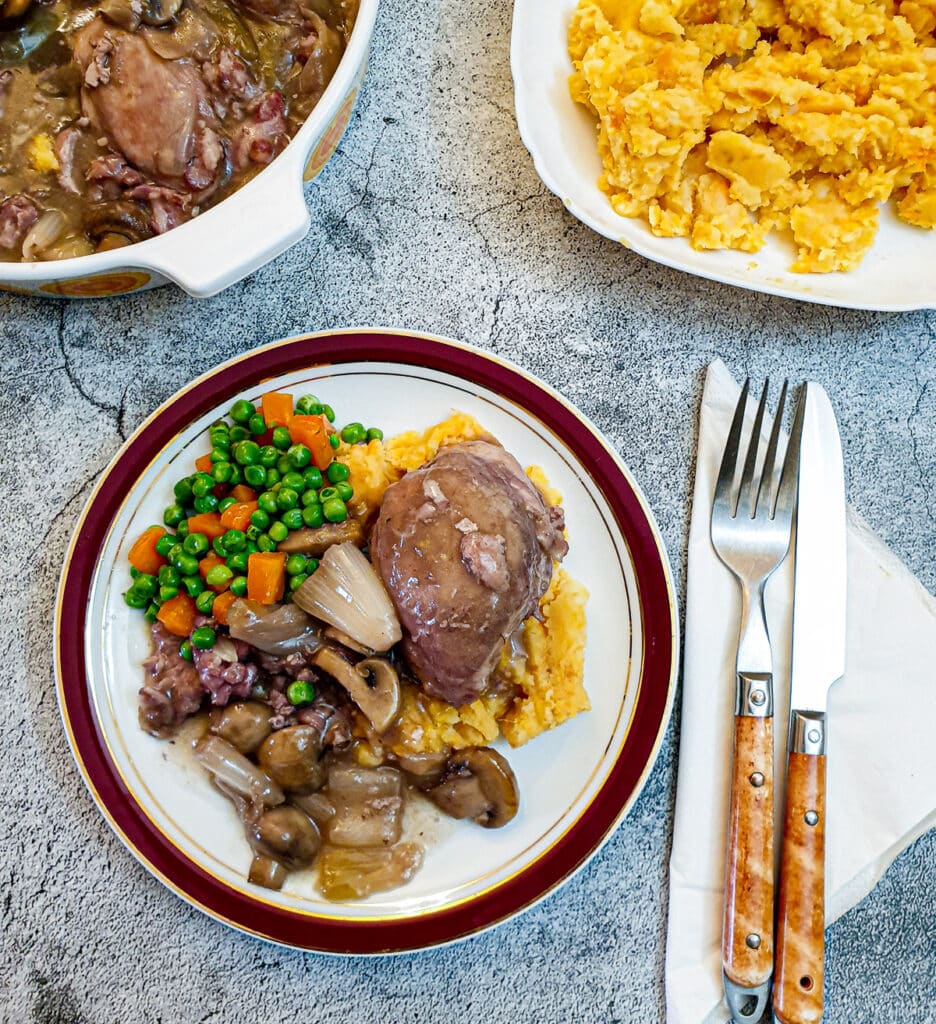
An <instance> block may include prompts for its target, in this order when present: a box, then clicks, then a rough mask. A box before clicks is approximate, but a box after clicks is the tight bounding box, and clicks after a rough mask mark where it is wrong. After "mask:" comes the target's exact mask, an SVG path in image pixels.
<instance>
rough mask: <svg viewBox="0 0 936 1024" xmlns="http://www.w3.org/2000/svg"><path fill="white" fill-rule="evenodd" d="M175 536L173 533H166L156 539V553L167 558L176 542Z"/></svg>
mask: <svg viewBox="0 0 936 1024" xmlns="http://www.w3.org/2000/svg"><path fill="white" fill-rule="evenodd" d="M175 542H176V539H175V536H174V535H173V534H171V533H164V534H163V535H162V536H161V537H160V538H159V540H158V541H156V554H157V555H160V556H161V557H162V558H165V557H166V556H167V555H168V554H169V551H170V549H171V548H172V545H173V544H175Z"/></svg>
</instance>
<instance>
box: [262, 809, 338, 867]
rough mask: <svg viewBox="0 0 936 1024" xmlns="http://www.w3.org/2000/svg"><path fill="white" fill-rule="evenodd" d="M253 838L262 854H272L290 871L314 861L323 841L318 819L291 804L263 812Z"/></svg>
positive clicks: (274, 858)
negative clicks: (311, 817)
mask: <svg viewBox="0 0 936 1024" xmlns="http://www.w3.org/2000/svg"><path fill="white" fill-rule="evenodd" d="M250 839H251V844H252V846H253V848H254V850H255V851H256V852H257V853H258V854H260V856H261V857H270V858H272V859H273V860H276V861H278V862H279V863H280V864H282V865H283V867H284V868H287V869H289V870H290V871H294V870H295V869H296V868H304V867H307V866H308V865H309V864H311V863H312V861H314V860H315V857H316V855H317V854H318V852H319V848H320V847H321V845H322V837H321V836H320V835H319V830H318V827H317V826H316V824H315V822H314V821H312V820H311V819H310V818H309V816H308V815H306V814H303V813H302V811H300V810H299V808H298V807H293V806H292V805H291V804H283V805H282V806H281V807H274V808H273V809H272V810H270V811H266V812H265V813H264V814H262V815H260V817H259V818H258V819H257V823H256V824H255V825H254V826H253V827H252V829H251V836H250Z"/></svg>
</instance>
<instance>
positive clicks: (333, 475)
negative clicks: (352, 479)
mask: <svg viewBox="0 0 936 1024" xmlns="http://www.w3.org/2000/svg"><path fill="white" fill-rule="evenodd" d="M325 475H326V476H327V477H328V479H329V480H330V481H331V482H332V483H333V484H337V483H340V481H342V480H347V479H348V477H349V476H351V470H350V469H348V467H347V466H346V465H345V464H344V463H343V462H333V463H332V464H331V465H330V466H329V467H328V469H326V470H325Z"/></svg>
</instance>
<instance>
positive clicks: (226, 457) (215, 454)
mask: <svg viewBox="0 0 936 1024" xmlns="http://www.w3.org/2000/svg"><path fill="white" fill-rule="evenodd" d="M208 458H209V459H211V462H212V465H216V464H217V463H219V462H229V461H230V452H229V451H228V449H227V448H212V449H211V451H210V452H209V453H208Z"/></svg>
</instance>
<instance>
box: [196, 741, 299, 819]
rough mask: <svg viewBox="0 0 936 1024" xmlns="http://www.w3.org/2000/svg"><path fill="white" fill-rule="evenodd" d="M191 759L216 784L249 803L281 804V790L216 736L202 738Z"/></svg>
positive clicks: (263, 773)
mask: <svg viewBox="0 0 936 1024" xmlns="http://www.w3.org/2000/svg"><path fill="white" fill-rule="evenodd" d="M195 757H196V759H197V760H198V761H199V762H200V763H201V766H202V767H203V768H204V769H205V770H206V771H209V772H210V773H211V774H212V775H213V776H214V777H215V778H216V779H217V780H218V782H221V783H223V784H224V785H226V786H227V787H229V788H230V789H232V790H233V791H234V792H235V793H237V794H239V795H240V796H242V797H244V798H245V799H247V800H249V801H250V802H251V804H262V805H263V806H264V807H275V806H276V805H277V804H281V803H282V802H283V791H282V790H281V789H280V788H279V786H277V785H276V783H275V782H273V781H272V780H271V779H270V777H269V776H268V775H267V774H266V773H265V772H263V771H261V770H260V769H259V768H258V767H257V766H256V765H255V764H254V763H253V762H252V761H248V760H247V758H246V757H244V755H243V754H241V753H240V752H239V751H238V750H237V748H236V747H234V746H232V745H231V744H230V743H228V742H227V741H226V740H223V739H221V737H220V736H204V737H202V739H200V740H199V741H198V743H197V744H196V745H195Z"/></svg>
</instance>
